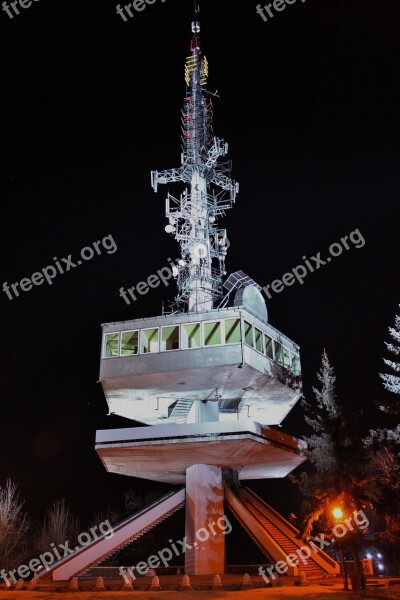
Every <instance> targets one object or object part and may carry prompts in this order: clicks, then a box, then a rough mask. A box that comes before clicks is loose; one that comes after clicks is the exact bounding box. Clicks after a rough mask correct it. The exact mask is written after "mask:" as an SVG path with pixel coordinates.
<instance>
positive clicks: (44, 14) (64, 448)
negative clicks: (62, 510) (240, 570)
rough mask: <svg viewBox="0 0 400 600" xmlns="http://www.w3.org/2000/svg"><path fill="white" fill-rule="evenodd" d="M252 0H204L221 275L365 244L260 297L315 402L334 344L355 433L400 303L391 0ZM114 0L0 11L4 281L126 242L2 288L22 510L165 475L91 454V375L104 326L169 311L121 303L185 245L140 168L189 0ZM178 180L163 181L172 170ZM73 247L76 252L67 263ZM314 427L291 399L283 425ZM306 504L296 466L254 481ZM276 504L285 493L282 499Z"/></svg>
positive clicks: (178, 97) (171, 128) (7, 403)
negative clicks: (269, 0) (269, 1)
mask: <svg viewBox="0 0 400 600" xmlns="http://www.w3.org/2000/svg"><path fill="white" fill-rule="evenodd" d="M256 4H257V2H256V0H254V1H252V0H246V1H244V0H202V11H201V15H200V18H201V23H202V42H203V49H204V51H205V54H206V55H207V58H208V60H209V63H210V79H209V88H210V90H211V91H215V90H217V89H218V90H219V93H220V96H221V99H220V100H216V101H215V119H214V121H215V131H216V134H217V135H218V136H220V137H223V138H225V139H226V140H227V141H228V142H229V145H230V151H229V158H230V159H232V160H233V176H234V177H235V178H236V179H237V180H238V181H239V182H240V194H239V196H238V201H237V204H236V206H235V207H234V209H233V210H232V211H230V212H229V214H228V215H227V217H226V218H225V220H224V221H220V224H221V226H223V227H227V229H228V236H229V239H230V242H231V247H230V250H229V253H228V261H227V267H228V272H233V271H235V270H237V269H243V270H244V271H245V272H246V273H247V274H248V275H250V276H251V277H253V278H254V279H255V280H256V281H257V282H258V283H259V284H261V285H262V286H264V285H267V284H268V283H271V282H272V281H273V280H275V279H277V278H279V279H280V278H281V277H282V276H283V275H284V274H285V273H287V272H289V271H290V270H292V269H293V268H294V267H296V265H298V264H301V263H303V262H304V261H303V260H302V257H303V256H307V257H310V256H312V255H316V254H317V253H318V252H321V256H322V257H326V255H327V252H328V248H329V246H330V244H332V243H333V242H339V241H340V239H341V238H342V237H344V236H345V235H349V234H350V232H352V231H354V230H356V229H359V231H360V232H361V234H362V236H363V237H364V239H365V241H366V243H365V246H364V247H363V248H359V249H356V248H355V247H351V249H350V250H348V251H345V252H343V254H342V255H341V256H339V257H337V258H335V259H333V260H332V261H331V262H330V264H327V265H326V266H323V267H321V268H320V269H319V270H318V271H316V272H314V273H313V274H309V275H308V277H307V278H306V279H305V281H304V284H303V285H300V284H296V285H293V286H292V287H287V288H285V289H284V291H283V292H281V293H280V294H273V295H272V298H271V300H269V301H268V310H269V315H270V322H271V323H272V325H274V326H275V327H277V328H278V329H279V330H280V331H282V332H283V333H285V334H286V335H288V336H289V337H290V338H291V339H292V340H294V341H295V342H296V343H298V344H299V345H300V347H301V352H302V368H303V378H304V386H305V395H306V397H307V398H309V399H310V397H311V395H312V386H313V385H315V383H316V376H315V374H316V371H317V369H318V368H319V366H320V362H321V354H322V351H323V349H324V348H326V350H327V352H328V354H329V356H330V358H331V360H332V362H333V364H334V366H335V369H336V374H337V378H338V381H337V384H338V392H339V395H340V397H341V399H342V401H343V404H344V406H345V410H346V411H347V410H348V411H353V410H354V409H355V408H363V409H364V414H363V416H362V417H361V418H360V419H359V420H358V422H357V424H355V430H354V432H355V434H356V433H360V432H362V431H364V430H367V429H368V427H370V426H373V425H376V424H378V423H380V424H383V423H385V422H387V423H390V420H389V421H387V420H386V421H385V419H384V418H383V417H382V416H381V414H380V413H379V412H378V410H377V409H376V407H375V404H374V402H375V401H379V400H382V399H384V398H385V397H387V396H388V393H387V392H385V390H384V389H383V386H382V384H381V382H380V380H379V376H378V374H379V372H380V371H382V370H383V369H384V365H383V362H382V359H383V357H384V356H385V355H386V350H385V346H384V341H389V336H388V331H387V328H388V326H389V325H392V324H393V322H394V317H395V314H396V312H398V311H399V309H398V304H399V303H400V278H399V250H400V243H399V224H400V209H399V198H400V182H399V174H400V169H399V158H400V156H399V154H400V153H399V134H400V127H399V124H400V122H399V104H400V95H399V72H398V69H399V64H400V52H399V30H400V4H399V2H398V0H362V1H361V0H330V1H329V2H327V1H326V0H307V1H306V2H305V3H302V2H300V0H298V1H297V2H296V3H295V4H293V5H291V6H287V7H286V10H285V11H284V12H281V13H276V16H275V17H274V18H273V19H269V21H268V22H264V21H263V20H262V19H261V17H260V16H258V15H257V14H256V10H255V8H256ZM115 7H116V3H115V2H114V1H113V0H96V1H94V0H90V1H89V0H80V2H76V1H72V0H57V1H56V2H54V1H50V0H39V1H35V2H33V3H32V6H31V7H29V8H27V9H20V12H21V14H20V15H19V16H15V17H14V18H13V19H10V18H9V17H8V16H7V14H6V13H5V12H3V11H0V12H1V14H0V21H1V23H0V24H1V30H2V33H1V39H2V52H1V53H0V64H1V79H2V88H3V92H2V102H3V107H2V111H1V148H2V160H1V164H0V180H1V183H0V186H1V187H0V190H1V191H0V202H1V230H2V233H1V238H0V250H1V252H0V256H1V281H0V285H1V286H2V285H3V282H5V281H6V282H8V284H9V285H10V284H11V283H14V282H16V281H20V280H21V279H23V278H25V277H30V276H31V275H32V274H33V273H35V272H37V271H40V270H41V269H42V268H44V267H46V266H47V265H50V264H54V263H53V257H55V256H56V257H58V259H61V258H62V257H67V256H68V255H69V254H72V256H73V257H74V256H75V258H76V257H77V255H79V253H80V251H81V248H83V247H85V246H89V245H91V244H92V243H93V242H95V241H96V240H101V239H102V238H104V236H107V235H112V236H113V239H114V240H115V242H116V245H117V247H118V250H117V251H116V252H115V253H114V254H107V253H106V252H105V251H104V250H103V253H102V255H100V256H95V257H94V258H93V259H92V260H89V261H87V262H84V263H83V264H82V265H81V266H79V267H78V268H76V269H71V270H70V271H69V272H68V273H65V274H63V275H61V274H59V275H58V276H57V277H56V278H55V279H54V282H53V285H51V286H49V285H47V283H44V284H43V285H41V286H34V288H33V289H32V290H30V291H27V292H21V294H20V296H19V297H16V298H14V299H12V300H10V299H9V298H8V297H7V295H6V293H5V292H4V291H2V292H1V293H0V314H1V320H2V327H1V331H2V340H3V342H2V344H1V345H0V352H1V417H2V419H1V437H0V458H1V462H0V484H2V483H4V482H5V480H6V478H7V477H11V478H12V479H14V480H15V481H16V482H18V483H19V485H20V491H21V496H22V497H23V498H24V499H25V500H26V507H27V509H29V511H31V513H32V514H34V515H37V516H40V515H41V514H42V513H43V511H44V510H45V509H46V507H47V506H48V505H49V504H51V503H52V501H53V500H55V499H57V498H60V497H65V498H66V499H67V501H68V502H69V503H70V504H71V506H72V507H73V509H74V510H75V511H76V512H77V513H78V514H80V515H81V516H82V518H83V519H84V518H86V517H89V516H90V515H91V514H92V513H93V512H97V510H98V509H100V508H101V507H102V506H105V505H107V504H108V503H111V504H115V505H118V504H121V501H122V496H123V492H124V490H127V489H129V488H134V489H137V490H146V491H147V490H154V489H155V490H157V489H160V492H162V491H163V490H164V488H161V486H158V485H157V484H154V483H151V482H146V481H144V480H135V479H129V478H125V477H119V476H116V475H111V474H107V473H106V471H105V469H104V467H103V466H102V464H101V462H100V460H99V458H98V457H97V455H96V453H95V450H94V440H95V431H96V429H98V428H107V427H111V428H112V427H121V426H129V425H132V424H133V423H131V422H129V421H125V420H123V419H119V418H117V417H113V416H111V417H108V416H107V412H108V411H107V405H106V402H105V400H104V396H103V393H102V389H101V385H100V384H99V383H97V380H98V371H99V357H100V345H101V329H100V325H101V323H105V322H110V321H120V320H126V319H131V318H139V317H144V316H153V315H159V314H161V306H162V301H163V300H168V299H172V298H173V297H174V295H175V290H174V289H173V285H171V286H169V288H167V289H166V288H164V287H163V288H162V289H161V288H158V289H156V290H152V291H151V292H150V293H149V294H148V295H147V296H144V297H142V298H140V299H138V301H137V302H136V303H134V304H132V305H131V306H127V305H126V304H125V302H124V301H123V300H122V299H121V298H120V297H119V292H118V290H119V288H120V287H121V286H124V287H125V288H127V287H131V286H133V285H136V283H138V282H139V281H141V280H144V279H147V278H148V276H149V275H151V274H152V273H155V272H156V271H157V270H158V269H160V268H161V267H163V266H164V265H165V264H167V262H166V259H167V258H168V257H171V258H173V259H175V258H177V257H178V256H179V248H178V245H177V244H176V242H175V241H174V240H173V238H172V237H170V236H168V235H167V234H166V233H165V231H164V226H165V224H166V220H165V217H164V199H165V194H166V191H167V188H166V186H162V188H161V189H160V191H159V193H158V194H157V195H155V194H154V192H153V191H152V189H151V186H150V171H151V170H152V169H159V170H162V169H165V168H172V167H175V166H179V164H180V152H181V150H180V126H181V124H180V110H181V106H182V99H183V96H184V93H185V83H184V78H183V67H184V62H185V57H186V56H187V55H188V50H189V43H190V37H191V31H190V22H191V20H192V1H191V0H167V1H166V2H165V3H162V1H161V0H156V2H155V3H154V4H153V5H152V6H147V8H146V10H144V11H143V12H141V13H137V14H136V15H135V17H134V18H133V19H130V20H129V21H128V22H124V21H123V20H122V18H121V17H119V16H118V15H117V14H116V10H115ZM171 191H172V187H171ZM73 260H74V259H73ZM283 427H284V430H285V431H287V432H288V433H292V434H294V435H298V436H301V435H302V434H304V433H305V431H306V430H305V426H304V420H303V413H302V409H301V407H299V406H297V407H296V408H295V409H294V410H293V411H292V413H291V414H290V415H289V416H288V417H287V418H286V420H285V421H284V423H283ZM251 486H252V487H253V489H255V490H256V491H258V492H259V493H261V494H262V495H263V496H264V497H265V498H266V499H269V500H270V501H271V503H272V504H274V505H275V506H277V507H278V508H280V509H281V510H282V511H283V512H289V511H292V510H293V511H295V512H298V508H299V497H298V494H297V492H296V491H295V489H294V488H293V487H292V485H291V484H290V483H288V482H279V481H272V482H271V481H260V482H254V483H252V484H251ZM283 496H284V497H285V501H284V502H282V497H283Z"/></svg>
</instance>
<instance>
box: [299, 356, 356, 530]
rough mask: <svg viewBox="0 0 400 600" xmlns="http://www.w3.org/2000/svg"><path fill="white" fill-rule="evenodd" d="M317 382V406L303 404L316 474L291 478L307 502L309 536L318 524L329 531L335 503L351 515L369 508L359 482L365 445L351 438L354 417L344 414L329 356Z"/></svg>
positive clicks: (304, 515)
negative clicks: (350, 432) (318, 384)
mask: <svg viewBox="0 0 400 600" xmlns="http://www.w3.org/2000/svg"><path fill="white" fill-rule="evenodd" d="M317 378H318V381H319V383H320V388H319V389H318V388H313V392H314V395H315V398H316V404H310V403H308V402H306V401H305V400H304V401H303V406H304V408H305V413H306V414H305V420H306V423H307V425H308V426H309V427H310V428H311V430H312V434H311V435H310V436H308V437H305V441H306V442H307V445H308V451H307V456H308V459H309V462H310V463H311V467H312V471H311V472H310V471H305V472H303V473H301V474H300V476H299V477H291V479H292V481H293V482H294V483H297V485H299V488H300V491H301V492H302V493H303V495H304V496H305V498H306V500H305V502H304V504H303V510H302V512H303V524H304V531H303V533H304V534H305V535H310V534H311V532H312V529H313V526H314V524H317V523H318V527H319V528H320V530H321V528H322V529H326V528H328V527H329V519H330V516H331V509H332V505H333V504H334V503H339V504H340V505H342V506H343V507H344V508H345V509H346V512H348V514H351V513H352V512H353V511H354V510H360V509H361V508H363V507H364V506H365V502H364V499H363V498H361V488H360V486H359V483H358V478H357V471H359V470H360V464H362V461H361V457H362V445H361V442H359V440H358V439H357V438H355V437H354V436H350V434H349V430H350V423H351V420H352V415H351V414H350V413H349V411H344V410H343V408H342V406H341V404H340V401H339V399H338V397H337V394H336V389H335V383H336V376H335V374H334V369H333V366H332V365H331V364H330V362H329V358H328V355H327V354H326V352H324V353H323V355H322V367H321V369H320V371H319V372H318V374H317ZM357 459H358V461H357Z"/></svg>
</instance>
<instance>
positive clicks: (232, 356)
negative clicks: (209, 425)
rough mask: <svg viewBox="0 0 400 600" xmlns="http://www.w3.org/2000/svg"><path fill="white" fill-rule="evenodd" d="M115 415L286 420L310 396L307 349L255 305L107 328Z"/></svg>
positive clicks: (152, 420)
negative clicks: (202, 411)
mask: <svg viewBox="0 0 400 600" xmlns="http://www.w3.org/2000/svg"><path fill="white" fill-rule="evenodd" d="M100 381H101V383H102V386H103V389H104V393H105V396H106V399H107V403H108V406H109V410H110V413H114V414H117V415H120V416H123V417H126V418H128V419H132V420H134V421H137V422H141V423H144V424H146V425H157V424H167V423H170V424H182V423H194V422H197V421H199V418H198V415H196V410H197V408H196V406H198V404H199V403H203V404H208V405H210V411H209V413H208V416H206V417H205V418H202V419H200V420H206V421H216V420H217V421H218V420H219V421H237V420H240V419H251V420H252V421H255V422H257V423H260V424H263V425H278V424H280V423H281V422H282V420H283V419H284V418H285V416H286V415H287V414H288V412H289V411H290V410H291V409H292V408H293V406H294V405H295V404H296V402H297V401H298V400H299V399H300V397H301V395H302V382H301V371H300V356H299V347H298V346H297V345H296V344H295V343H294V342H292V341H291V340H290V339H289V338H287V337H286V336H284V335H283V334H281V333H280V332H279V331H277V330H276V329H275V328H273V327H272V326H271V325H269V324H268V323H266V322H264V321H263V320H261V319H260V318H259V317H257V316H255V314H253V313H252V312H251V311H250V310H249V308H248V307H245V306H241V307H233V308H225V309H221V310H210V311H205V312H201V313H178V314H173V315H168V316H163V317H154V318H145V319H136V320H132V321H123V322H119V323H108V324H106V325H103V344H102V358H101V366H100Z"/></svg>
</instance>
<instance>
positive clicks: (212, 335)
mask: <svg viewBox="0 0 400 600" xmlns="http://www.w3.org/2000/svg"><path fill="white" fill-rule="evenodd" d="M221 343H222V339H221V321H213V322H212V323H204V345H205V346H217V345H218V344H221Z"/></svg>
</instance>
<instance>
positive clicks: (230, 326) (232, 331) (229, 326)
mask: <svg viewBox="0 0 400 600" xmlns="http://www.w3.org/2000/svg"><path fill="white" fill-rule="evenodd" d="M241 341H242V336H241V335H240V319H227V320H226V321H225V343H226V344H238V343H240V342H241Z"/></svg>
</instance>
